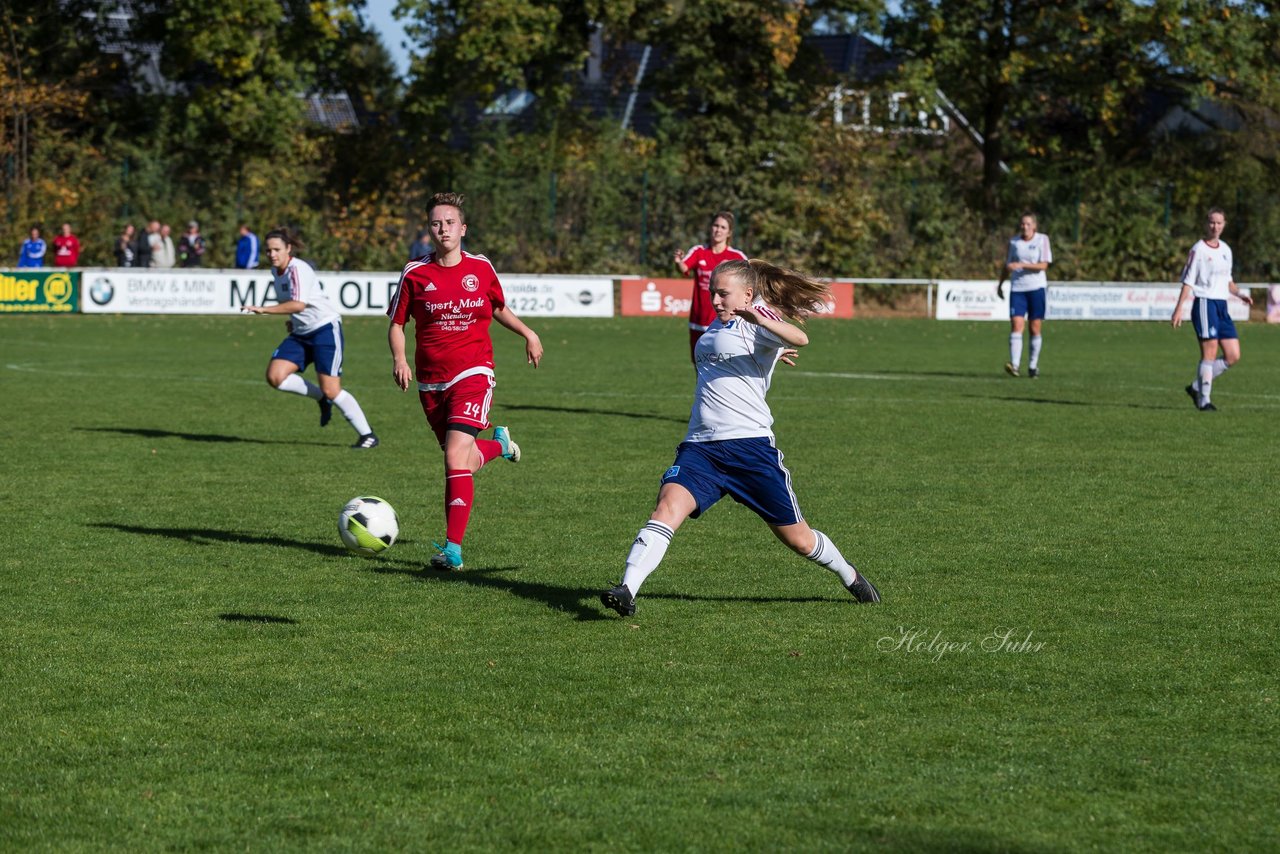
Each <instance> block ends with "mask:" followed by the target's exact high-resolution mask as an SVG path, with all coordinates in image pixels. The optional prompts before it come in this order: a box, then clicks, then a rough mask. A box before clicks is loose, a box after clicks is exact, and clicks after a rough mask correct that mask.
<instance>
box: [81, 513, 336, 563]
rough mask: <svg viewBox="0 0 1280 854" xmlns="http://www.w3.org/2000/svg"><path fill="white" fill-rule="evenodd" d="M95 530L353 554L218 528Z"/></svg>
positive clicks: (99, 524) (97, 525) (199, 542)
mask: <svg viewBox="0 0 1280 854" xmlns="http://www.w3.org/2000/svg"><path fill="white" fill-rule="evenodd" d="M89 524H90V525H91V526H92V527H94V528H108V529H111V530H114V531H123V532H124V533H126V534H143V535H145V536H150V537H169V538H170V539H174V540H184V541H185V542H188V543H195V544H196V545H209V544H211V543H234V544H237V545H241V544H242V545H250V546H283V547H285V548H290V549H302V550H303V551H309V552H314V553H315V554H319V555H326V556H328V557H344V556H346V555H348V554H350V552H348V551H347V550H346V549H345V548H343V547H341V546H332V545H328V544H327V543H308V542H306V541H305V540H289V539H285V538H284V537H263V536H258V535H255V534H246V533H244V532H243V531H219V530H218V529H216V528H148V527H146V526H144V525H118V524H116V523H114V522H90V523H89Z"/></svg>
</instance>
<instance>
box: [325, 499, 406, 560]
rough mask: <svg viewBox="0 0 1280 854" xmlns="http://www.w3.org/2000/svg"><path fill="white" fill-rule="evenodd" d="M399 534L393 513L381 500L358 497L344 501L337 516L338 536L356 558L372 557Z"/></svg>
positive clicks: (398, 523)
mask: <svg viewBox="0 0 1280 854" xmlns="http://www.w3.org/2000/svg"><path fill="white" fill-rule="evenodd" d="M399 533H400V522H399V520H397V519H396V511H395V510H393V509H392V508H391V505H390V504H388V503H387V502H386V501H383V500H382V499H381V498H375V497H373V496H371V495H362V496H360V497H358V498H353V499H351V500H350V501H348V502H347V503H346V504H345V505H344V506H343V508H342V512H341V513H339V514H338V536H340V537H342V543H343V545H345V546H346V547H347V548H348V549H350V550H351V551H353V552H355V553H356V554H358V555H364V556H365V557H373V556H374V555H376V554H380V553H382V552H384V551H386V550H387V549H389V548H391V544H392V543H394V542H395V541H396V535H397V534H399Z"/></svg>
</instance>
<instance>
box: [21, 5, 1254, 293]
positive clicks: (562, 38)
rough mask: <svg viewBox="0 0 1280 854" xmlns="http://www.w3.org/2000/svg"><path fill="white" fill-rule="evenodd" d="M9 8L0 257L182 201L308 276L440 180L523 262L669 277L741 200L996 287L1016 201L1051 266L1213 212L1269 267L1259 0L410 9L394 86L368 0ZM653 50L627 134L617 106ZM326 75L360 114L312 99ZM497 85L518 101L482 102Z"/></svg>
mask: <svg viewBox="0 0 1280 854" xmlns="http://www.w3.org/2000/svg"><path fill="white" fill-rule="evenodd" d="M20 7H21V8H16V7H15V6H14V5H13V4H5V6H4V9H3V11H0V28H3V29H2V31H0V165H2V171H0V181H2V182H3V193H4V204H5V215H4V216H3V217H2V218H0V251H9V249H10V247H12V250H13V251H12V254H14V256H15V258H16V252H17V247H18V245H19V243H20V242H21V240H22V239H23V237H24V236H25V234H26V231H27V229H28V228H29V227H30V226H31V225H32V224H33V223H37V222H39V223H42V224H44V225H45V227H46V229H47V230H49V229H53V228H56V227H57V226H58V225H59V224H60V223H61V222H64V221H70V222H72V223H73V224H74V225H75V228H76V231H77V233H78V234H79V235H80V236H81V239H82V242H83V243H84V245H85V254H84V261H83V263H86V264H94V263H103V264H106V263H110V256H109V252H110V246H111V245H112V241H113V239H114V238H115V236H116V235H118V234H119V233H120V229H121V227H122V226H123V225H124V223H125V222H128V221H134V222H142V221H144V220H146V219H160V220H164V221H169V222H177V223H182V222H186V221H187V220H189V219H198V220H199V221H200V222H201V224H202V228H203V230H204V231H205V233H206V234H207V235H209V236H210V238H211V245H212V246H213V250H212V255H213V257H212V258H211V259H210V260H209V263H211V264H213V265H228V266H229V265H230V263H231V256H230V254H229V253H231V252H232V251H233V247H234V244H235V239H234V237H235V231H236V229H237V228H238V226H239V225H240V223H242V222H247V223H249V224H250V225H251V226H253V227H254V228H255V230H258V231H259V232H261V231H262V230H264V229H266V228H269V227H271V226H274V225H277V224H288V225H290V226H292V227H294V228H297V229H298V230H299V231H300V232H301V233H302V234H303V235H304V237H305V238H306V241H307V244H308V246H309V249H308V254H309V256H310V258H311V259H312V260H313V261H314V263H316V264H317V265H318V266H321V267H345V268H348V269H354V268H363V269H397V268H399V266H400V265H401V264H402V263H403V261H404V259H405V257H406V253H407V248H408V246H409V244H410V243H411V242H412V241H413V240H414V237H415V235H416V232H417V231H418V229H420V228H421V227H422V226H423V222H422V217H423V214H422V207H423V202H424V200H425V199H426V198H427V197H428V196H429V195H430V194H431V193H433V192H436V191H439V190H441V189H452V190H457V191H460V192H464V193H467V194H468V196H469V198H470V204H469V217H470V231H469V243H470V245H471V246H472V247H473V248H475V249H476V250H477V251H482V252H484V253H485V254H487V255H489V256H490V257H491V258H492V259H493V260H494V261H495V263H496V264H497V265H498V267H499V268H500V269H507V270H512V271H520V272H575V273H577V272H600V273H609V272H613V273H624V272H631V273H641V274H657V273H666V274H670V273H671V268H670V261H669V259H670V254H671V251H672V250H673V249H676V248H686V247H687V246H688V245H690V244H692V243H694V242H697V241H699V240H701V239H703V238H704V237H705V226H706V222H707V220H708V219H709V216H710V214H711V213H712V212H714V211H716V210H718V209H722V208H727V209H730V210H733V211H734V212H735V214H736V215H737V217H738V223H739V226H738V233H737V234H736V235H735V240H734V242H735V245H738V246H740V247H742V248H743V249H745V250H746V251H748V252H749V253H751V254H754V255H760V256H762V257H768V258H770V259H771V260H775V261H779V262H781V263H784V264H788V265H793V266H796V267H799V268H801V269H804V270H806V271H808V272H811V273H814V274H816V275H827V276H856V277H970V276H992V275H994V271H995V269H996V263H997V260H998V259H1000V258H1001V257H1002V254H1003V246H1004V242H1005V240H1007V238H1008V236H1009V235H1010V234H1011V233H1012V232H1013V230H1014V226H1015V225H1016V221H1017V217H1018V215H1019V214H1020V213H1021V212H1022V211H1024V210H1034V211H1036V212H1037V213H1038V214H1039V217H1040V222H1041V225H1042V229H1043V230H1044V231H1046V232H1047V233H1049V234H1050V235H1051V236H1052V238H1053V240H1054V249H1055V257H1056V259H1057V260H1056V263H1055V277H1057V278H1061V279H1094V280H1097V279H1107V280H1112V279H1120V280H1149V281H1168V280H1171V279H1172V278H1173V277H1175V276H1176V275H1177V274H1178V272H1179V269H1180V264H1181V261H1182V257H1183V254H1184V253H1185V251H1186V249H1187V248H1188V247H1189V246H1190V244H1191V242H1192V241H1193V240H1194V239H1195V237H1196V236H1198V233H1199V230H1200V225H1201V221H1202V219H1203V215H1204V211H1205V209H1207V208H1208V207H1209V206H1211V205H1217V206H1221V207H1223V208H1224V209H1225V210H1226V211H1227V217H1228V230H1227V233H1226V237H1227V239H1228V241H1229V242H1231V243H1232V245H1233V247H1235V249H1236V263H1237V267H1238V269H1237V278H1238V279H1239V280H1241V281H1264V280H1272V279H1276V278H1277V273H1278V272H1280V271H1278V270H1277V267H1278V266H1280V261H1278V260H1277V257H1276V254H1275V253H1274V252H1273V251H1272V249H1271V245H1272V244H1273V243H1274V241H1273V240H1272V236H1273V235H1275V234H1277V233H1280V205H1278V204H1277V202H1276V201H1275V199H1277V198H1278V197H1280V168H1278V164H1277V152H1280V146H1277V142H1278V141H1280V139H1278V136H1280V115H1278V112H1277V109H1278V108H1280V80H1278V79H1277V71H1278V69H1280V61H1278V60H1280V20H1278V19H1277V16H1275V15H1274V14H1272V13H1271V12H1270V10H1269V9H1268V8H1267V4H1263V3H1254V2H1245V0H1234V1H1233V0H1142V2H1132V1H1131V2H1123V0H991V2H984V3H973V2H965V0H902V2H898V3H894V4H891V5H890V6H886V4H885V3H883V2H881V0H815V2H808V3H804V4H800V3H795V2H791V0H683V2H678V3H671V2H669V0H611V1H610V2H605V0H579V2H554V0H483V1H482V0H400V2H399V3H398V4H397V13H398V14H399V15H400V16H402V19H403V20H404V22H405V24H406V29H407V32H408V34H409V38H410V39H411V41H412V47H413V58H412V63H411V67H410V69H409V72H408V74H407V76H406V77H405V78H404V79H401V78H399V77H398V76H397V74H396V71H395V69H394V66H393V63H392V61H391V58H390V56H389V55H388V53H387V50H386V49H385V47H384V46H383V45H382V44H381V43H380V41H379V39H378V37H377V35H376V34H375V33H374V31H373V30H372V29H371V27H370V26H369V24H368V23H367V21H366V20H365V17H364V15H365V13H366V11H367V10H366V8H365V4H364V3H363V2H359V0H356V1H355V2H338V0H200V2H196V0H173V2H158V0H133V2H129V3H119V2H101V1H100V0H28V2H26V3H24V4H20ZM822 33H827V34H838V33H860V34H865V35H866V36H868V37H869V38H870V39H872V40H873V41H874V43H875V44H877V45H879V46H880V47H881V48H882V49H883V51H884V53H885V55H886V56H887V57H891V58H892V62H889V63H888V64H887V67H888V69H889V70H888V73H887V74H886V75H884V76H882V77H881V78H879V79H876V80H863V79H853V78H851V77H850V76H849V75H845V76H844V77H841V76H840V75H839V74H837V73H835V72H834V71H833V69H832V67H831V65H830V64H829V63H828V62H826V61H824V60H823V58H822V57H821V55H819V53H818V52H817V51H816V50H815V49H814V47H813V44H812V40H811V39H809V38H808V37H810V36H813V35H815V34H822ZM643 46H648V48H649V52H648V56H649V57H650V61H649V64H648V67H647V69H646V74H645V76H644V78H643V85H642V89H643V95H644V98H643V102H642V110H643V113H644V116H645V122H644V126H643V127H639V126H637V124H636V123H634V122H633V123H631V124H630V125H629V126H627V127H624V126H623V122H622V109H621V106H620V105H621V104H623V103H625V102H626V100H627V97H626V96H627V95H628V94H629V92H628V90H629V88H630V87H631V86H632V85H633V83H634V80H635V77H636V72H637V70H638V65H639V61H638V56H639V55H640V52H639V48H641V47H643ZM593 62H598V63H599V64H600V65H601V67H602V69H603V73H602V74H601V76H600V81H601V82H599V83H597V84H590V83H589V82H586V81H585V79H584V75H585V69H587V68H588V67H589V66H590V65H591V64H592V63H593ZM593 85H594V89H593V88H592V86H593ZM837 86H839V87H841V89H842V90H844V91H857V92H860V93H866V94H867V97H869V98H874V99H881V98H886V97H888V96H889V95H890V94H892V93H905V96H904V97H905V99H906V100H905V101H904V103H906V104H909V105H911V108H912V109H919V110H921V111H923V112H926V113H928V112H931V111H935V110H936V109H938V108H940V105H943V104H944V103H945V104H946V105H947V106H946V109H948V110H950V111H951V112H949V113H947V114H948V115H950V116H951V118H952V120H951V123H950V124H951V126H950V130H949V132H947V133H932V134H927V133H910V132H907V128H905V127H902V126H899V127H897V128H894V127H888V128H883V129H880V130H874V129H868V128H859V127H856V126H853V125H852V124H850V123H846V124H844V125H841V124H837V123H836V121H835V113H834V111H833V109H832V104H831V101H830V96H831V93H832V92H833V91H834V90H835V89H836V87H837ZM326 93H346V95H347V96H349V98H350V102H351V105H352V108H353V114H354V117H355V121H354V122H352V123H347V124H345V125H344V124H342V123H337V124H333V123H331V124H328V125H326V124H324V123H320V122H316V121H314V120H312V119H310V118H309V117H308V105H309V102H308V96H311V95H316V94H326ZM513 93H519V94H520V95H521V97H522V98H523V99H524V100H525V101H526V102H527V103H529V104H531V106H530V107H529V108H528V109H526V110H524V111H523V112H521V113H519V114H517V115H512V114H510V113H504V112H502V111H500V110H499V111H495V110H494V106H493V105H494V104H495V103H498V102H499V101H500V99H502V98H504V97H505V98H508V99H510V96H511V95H512V94H513ZM593 93H594V94H593ZM588 96H591V97H588ZM602 105H603V106H602ZM224 256H225V257H224Z"/></svg>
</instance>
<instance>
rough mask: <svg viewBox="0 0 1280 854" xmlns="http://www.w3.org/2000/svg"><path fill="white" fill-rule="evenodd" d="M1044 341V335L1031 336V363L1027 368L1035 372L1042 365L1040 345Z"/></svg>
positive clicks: (1028, 363)
mask: <svg viewBox="0 0 1280 854" xmlns="http://www.w3.org/2000/svg"><path fill="white" fill-rule="evenodd" d="M1043 340H1044V336H1043V335H1032V336H1031V361H1029V362H1027V367H1028V368H1030V369H1031V370H1033V371H1034V370H1035V369H1036V366H1037V365H1039V364H1040V345H1041V342H1042V341H1043Z"/></svg>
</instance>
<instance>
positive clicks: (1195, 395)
mask: <svg viewBox="0 0 1280 854" xmlns="http://www.w3.org/2000/svg"><path fill="white" fill-rule="evenodd" d="M1184 391H1186V393H1187V397H1189V398H1191V402H1192V403H1194V404H1195V407H1196V409H1199V408H1200V392H1198V391H1196V387H1195V386H1193V385H1189V386H1187V387H1186V388H1185V389H1184Z"/></svg>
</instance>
